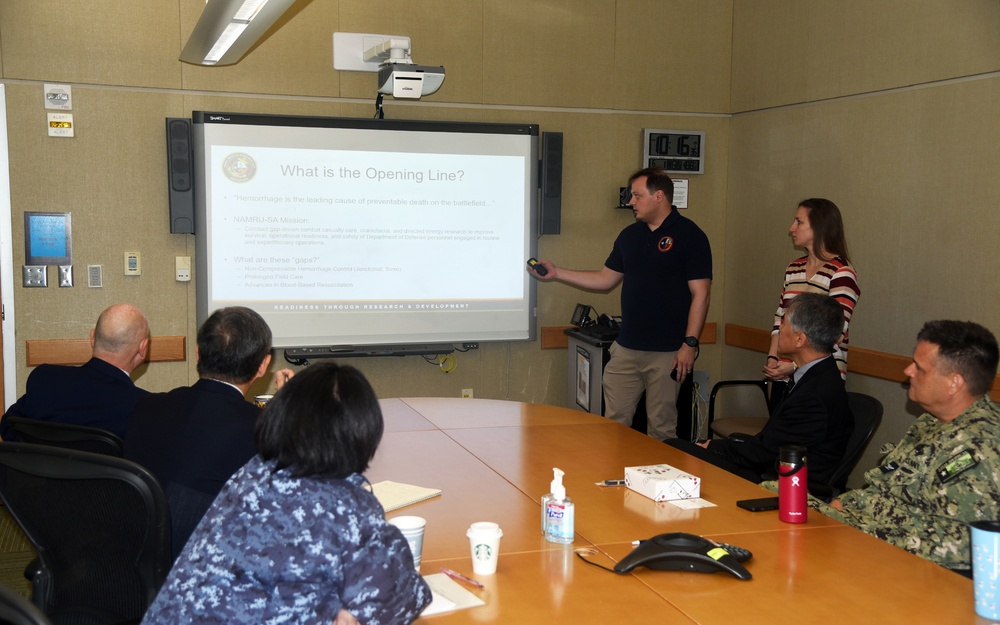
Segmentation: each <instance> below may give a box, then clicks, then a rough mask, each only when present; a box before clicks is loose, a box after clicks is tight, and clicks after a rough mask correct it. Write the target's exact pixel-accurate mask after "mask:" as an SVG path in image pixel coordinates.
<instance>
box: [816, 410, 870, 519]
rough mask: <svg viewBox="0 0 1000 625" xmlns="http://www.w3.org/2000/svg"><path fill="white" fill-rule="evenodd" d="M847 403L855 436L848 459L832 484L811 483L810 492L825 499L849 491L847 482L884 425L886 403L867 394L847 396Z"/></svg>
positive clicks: (848, 450)
mask: <svg viewBox="0 0 1000 625" xmlns="http://www.w3.org/2000/svg"><path fill="white" fill-rule="evenodd" d="M847 403H848V405H849V406H850V407H851V412H852V413H853V414H854V432H852V433H851V437H850V438H849V439H847V450H846V451H845V452H844V459H843V460H841V461H840V464H839V465H838V466H837V468H836V469H835V470H834V472H833V475H832V476H831V477H830V483H829V484H825V485H821V484H814V483H812V482H810V483H809V492H811V493H813V494H814V495H816V496H818V497H821V498H822V499H827V500H829V499H833V498H834V497H836V496H837V495H839V494H840V493H843V492H844V491H846V490H847V478H849V477H850V476H851V471H853V470H854V467H856V466H857V464H858V461H859V460H861V455H862V454H863V453H865V449H866V448H867V447H868V443H870V442H871V440H872V438H873V437H874V436H875V431H876V430H878V426H879V425H881V423H882V402H880V401H879V400H877V399H875V398H874V397H872V396H871V395H865V394H864V393H853V392H848V393H847Z"/></svg>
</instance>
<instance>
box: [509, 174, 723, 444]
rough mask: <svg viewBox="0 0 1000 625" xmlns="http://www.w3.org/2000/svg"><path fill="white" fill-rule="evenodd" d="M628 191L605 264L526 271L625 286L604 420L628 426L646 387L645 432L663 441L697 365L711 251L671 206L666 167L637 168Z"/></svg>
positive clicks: (585, 283) (592, 286)
mask: <svg viewBox="0 0 1000 625" xmlns="http://www.w3.org/2000/svg"><path fill="white" fill-rule="evenodd" d="M629 187H630V189H631V192H632V199H631V200H630V201H629V205H630V206H631V207H632V213H633V214H634V215H635V218H636V223H634V224H632V225H630V226H628V227H626V228H625V229H624V230H622V231H621V233H620V234H619V235H618V238H617V239H616V240H615V244H614V248H613V249H612V250H611V255H610V256H608V259H607V260H606V261H605V262H604V267H602V268H601V269H599V270H596V271H582V270H575V269H563V268H560V267H557V266H556V265H555V264H553V263H552V262H551V261H547V260H542V261H540V264H541V265H543V266H544V267H545V269H547V270H548V273H547V274H546V275H545V276H542V275H540V274H539V273H538V272H537V271H535V270H534V269H530V268H529V269H528V271H529V272H530V273H531V275H533V276H534V277H535V278H537V279H539V280H543V281H549V280H558V281H560V282H564V283H566V284H570V285H572V286H575V287H578V288H582V289H589V290H593V291H610V290H611V289H612V288H614V287H615V286H617V285H618V283H619V282H621V283H622V294H621V305H622V326H621V332H620V333H619V335H618V339H617V340H616V341H615V342H614V343H613V344H612V345H611V348H610V352H611V360H610V361H609V362H608V364H607V366H606V367H605V368H604V402H605V416H607V417H608V418H610V419H614V420H615V421H618V422H620V423H623V424H624V425H631V424H632V417H633V416H634V414H635V408H636V405H637V404H638V403H639V398H640V397H641V396H642V392H643V391H644V390H645V391H646V414H647V419H648V428H647V434H649V435H650V436H652V437H653V438H657V439H660V440H664V439H668V438H674V437H675V436H676V432H677V405H676V404H677V390H678V387H679V385H680V383H681V382H683V381H684V379H685V378H687V376H689V375H691V371H692V369H693V368H694V359H695V356H696V355H697V351H698V337H699V336H700V335H701V330H702V328H703V327H704V325H705V316H706V315H707V314H708V303H709V294H710V290H711V286H712V250H711V247H710V246H709V243H708V237H706V236H705V233H704V232H702V230H701V228H699V227H698V226H697V225H696V224H695V223H694V222H693V221H691V220H690V219H688V218H686V217H682V216H681V215H680V213H678V212H677V210H676V209H674V208H673V206H672V205H671V203H672V201H673V194H674V184H673V181H672V180H670V176H668V175H667V173H666V172H665V171H664V170H662V169H656V168H647V169H643V170H640V171H637V172H636V173H634V174H632V176H631V177H630V178H629ZM675 368H676V369H677V376H676V377H677V381H676V382H675V381H674V380H672V379H671V378H670V372H671V371H672V370H673V369H675Z"/></svg>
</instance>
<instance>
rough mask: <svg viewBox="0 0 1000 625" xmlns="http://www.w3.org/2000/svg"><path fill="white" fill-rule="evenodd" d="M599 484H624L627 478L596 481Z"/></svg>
mask: <svg viewBox="0 0 1000 625" xmlns="http://www.w3.org/2000/svg"><path fill="white" fill-rule="evenodd" d="M594 483H595V484H597V485H598V486H624V485H625V480H604V481H603V482H594Z"/></svg>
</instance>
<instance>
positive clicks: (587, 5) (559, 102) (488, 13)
mask: <svg viewBox="0 0 1000 625" xmlns="http://www.w3.org/2000/svg"><path fill="white" fill-rule="evenodd" d="M483 6H484V8H485V11H484V14H485V15H484V23H485V30H484V34H483V54H484V61H483V101H484V102H486V103H488V104H533V105H542V106H571V107H584V108H610V107H612V106H613V105H614V102H615V98H614V74H613V72H614V58H615V57H614V54H615V2H614V1H612V0H484V1H483Z"/></svg>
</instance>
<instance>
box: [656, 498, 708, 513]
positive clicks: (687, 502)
mask: <svg viewBox="0 0 1000 625" xmlns="http://www.w3.org/2000/svg"><path fill="white" fill-rule="evenodd" d="M667 503H669V504H671V505H674V506H677V507H678V508H682V509H684V510H693V509H694V508H714V507H715V504H714V503H712V502H711V501H708V500H707V499H702V498H701V497H695V498H694V499H674V500H671V501H668V502H667Z"/></svg>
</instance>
